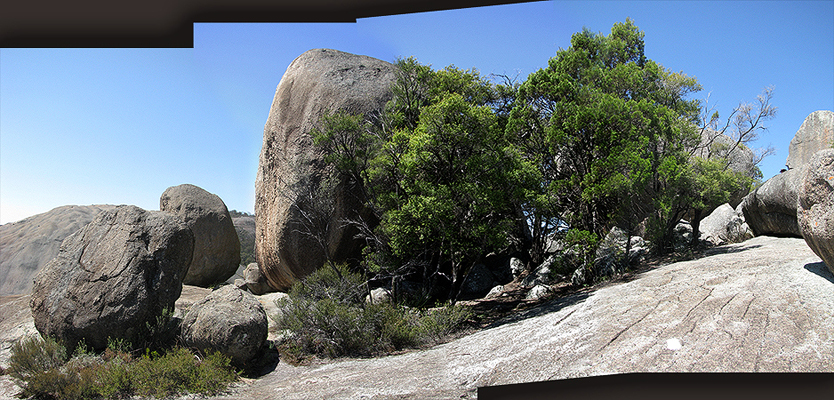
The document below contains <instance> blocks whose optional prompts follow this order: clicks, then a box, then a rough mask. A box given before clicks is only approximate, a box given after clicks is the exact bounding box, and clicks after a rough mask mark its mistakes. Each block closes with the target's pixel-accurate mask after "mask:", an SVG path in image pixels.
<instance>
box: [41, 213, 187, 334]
mask: <svg viewBox="0 0 834 400" xmlns="http://www.w3.org/2000/svg"><path fill="white" fill-rule="evenodd" d="M193 246H194V235H193V234H192V232H191V230H190V229H188V226H186V225H185V224H184V223H183V222H182V221H181V220H179V219H178V218H175V217H173V216H171V215H169V214H166V213H162V212H158V211H146V210H143V209H141V208H139V207H135V206H119V207H116V208H114V209H112V210H105V211H102V212H101V213H100V214H98V216H96V217H95V218H94V219H93V220H92V221H91V222H90V223H89V224H88V225H87V226H85V227H84V228H83V229H81V230H79V231H77V232H76V233H74V234H72V235H70V236H69V237H67V238H66V239H64V241H63V243H62V244H61V248H60V250H59V252H58V255H57V256H56V257H55V258H54V259H53V260H52V261H50V262H49V263H47V264H46V265H45V266H44V267H43V269H42V270H41V271H40V272H39V273H38V275H37V276H36V278H35V283H34V287H33V289H32V298H31V300H30V307H31V309H32V316H33V317H34V320H35V327H36V328H37V329H38V331H39V332H41V334H43V335H45V336H52V337H55V338H57V339H58V340H60V341H63V342H65V343H66V344H67V345H68V348H69V349H72V348H74V347H75V346H76V344H77V343H78V342H79V341H81V340H84V341H85V342H86V344H87V345H88V346H90V347H92V348H93V349H95V350H104V349H105V348H106V347H107V342H108V338H113V339H125V340H127V341H129V342H131V343H132V344H133V345H134V346H139V345H141V343H142V342H141V341H142V340H145V339H146V336H145V335H146V333H147V332H146V330H147V327H148V326H149V325H151V326H152V325H153V324H155V323H156V321H157V318H158V317H159V316H161V315H163V313H164V312H165V310H169V311H172V310H173V309H174V302H175V301H176V300H177V298H179V296H180V293H181V291H182V279H183V277H184V276H185V272H186V269H187V268H188V265H189V264H190V262H191V254H192V250H193Z"/></svg>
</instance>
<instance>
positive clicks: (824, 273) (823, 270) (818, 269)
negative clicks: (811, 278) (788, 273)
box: [805, 261, 834, 283]
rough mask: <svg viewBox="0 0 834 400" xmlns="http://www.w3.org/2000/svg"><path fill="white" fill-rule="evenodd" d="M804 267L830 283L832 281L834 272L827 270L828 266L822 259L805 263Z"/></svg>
mask: <svg viewBox="0 0 834 400" xmlns="http://www.w3.org/2000/svg"><path fill="white" fill-rule="evenodd" d="M805 269H807V270H808V271H811V272H813V273H815V274H817V275H819V276H821V277H823V278H825V279H827V280H828V281H829V282H831V283H834V274H832V273H831V271H829V270H828V268H827V267H826V266H825V263H824V262H822V261H820V262H815V263H810V264H805Z"/></svg>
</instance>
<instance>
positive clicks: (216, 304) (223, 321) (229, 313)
mask: <svg viewBox="0 0 834 400" xmlns="http://www.w3.org/2000/svg"><path fill="white" fill-rule="evenodd" d="M267 322H268V321H267V318H266V312H265V311H264V308H263V306H262V305H261V303H260V302H258V300H257V299H256V298H255V297H254V296H252V295H251V294H249V293H247V292H244V291H242V290H240V289H238V288H235V287H234V286H231V285H226V286H223V287H221V288H220V289H217V290H215V291H213V292H211V294H209V295H208V296H206V297H205V298H204V299H203V300H201V301H199V302H197V303H196V304H194V305H193V306H192V307H191V309H190V310H189V311H188V313H187V314H185V318H183V320H182V324H181V325H180V328H181V338H182V340H183V342H184V343H185V345H186V346H188V347H194V348H197V349H200V350H201V351H213V350H216V351H219V352H220V353H222V354H224V355H226V356H228V357H229V358H231V360H232V363H233V364H235V365H236V366H238V367H243V366H246V365H247V363H248V362H249V361H251V360H253V359H254V358H255V357H256V356H257V355H258V351H259V350H260V349H261V348H262V347H263V345H264V343H265V342H266V337H267V333H268V332H267V329H268V328H267Z"/></svg>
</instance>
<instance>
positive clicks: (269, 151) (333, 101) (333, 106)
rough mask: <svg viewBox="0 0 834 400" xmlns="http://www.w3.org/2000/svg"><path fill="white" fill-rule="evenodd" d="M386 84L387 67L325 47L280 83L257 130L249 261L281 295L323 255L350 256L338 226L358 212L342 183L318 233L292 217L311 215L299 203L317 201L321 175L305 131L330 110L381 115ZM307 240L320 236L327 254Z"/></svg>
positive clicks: (353, 250)
mask: <svg viewBox="0 0 834 400" xmlns="http://www.w3.org/2000/svg"><path fill="white" fill-rule="evenodd" d="M394 79H395V66H394V65H392V64H390V63H387V62H384V61H380V60H377V59H374V58H370V57H366V56H360V55H353V54H348V53H344V52H340V51H336V50H328V49H316V50H310V51H307V52H305V53H304V54H302V55H300V56H299V57H298V58H296V59H295V60H294V61H293V62H292V63H291V64H290V66H289V67H288V68H287V71H286V72H285V73H284V76H283V77H282V78H281V82H280V83H279V84H278V88H277V90H276V92H275V98H274V99H273V102H272V108H271V109H270V112H269V117H268V119H267V122H266V126H265V127H264V139H263V147H262V148H261V154H260V162H259V166H258V175H257V180H256V183H255V216H256V217H255V218H256V222H257V224H256V225H257V228H256V235H255V236H256V237H255V240H256V249H257V262H258V265H259V267H260V268H261V270H262V271H263V273H264V275H265V276H266V278H267V279H268V280H269V283H270V284H271V285H272V286H273V287H275V288H276V289H279V290H286V289H288V288H289V287H290V286H291V285H292V283H293V282H294V281H296V280H297V279H299V278H301V277H304V276H306V275H308V274H310V273H311V272H313V271H314V270H315V269H316V268H318V267H320V266H321V265H322V264H323V263H324V261H325V259H326V257H325V251H327V252H328V253H329V254H330V257H331V258H332V259H334V260H337V261H344V260H347V259H349V258H351V257H352V256H354V255H356V254H357V252H358V250H359V243H358V242H357V241H356V240H355V239H354V232H353V231H352V228H351V227H344V224H342V223H341V221H342V220H343V219H344V218H346V217H355V213H356V212H357V210H358V209H360V207H361V199H357V198H356V194H355V193H356V192H355V191H353V190H351V187H349V185H346V184H344V183H340V184H338V185H336V186H337V187H336V188H335V189H334V195H333V198H332V199H329V200H332V205H333V209H332V210H328V212H327V214H328V215H329V221H330V223H329V226H330V229H329V230H327V231H326V232H318V231H313V232H311V231H310V230H311V228H312V227H310V226H308V225H305V224H304V223H303V222H302V220H303V219H302V218H301V217H300V215H301V214H300V212H302V211H311V207H310V206H309V205H308V204H307V203H305V202H304V201H303V198H304V197H305V195H306V196H307V197H308V198H317V197H318V195H320V193H319V192H318V184H319V182H320V180H321V178H322V176H323V175H324V174H325V166H324V163H323V162H322V160H323V155H322V154H320V152H319V151H318V150H317V149H316V148H315V147H314V146H313V143H312V137H311V135H310V131H311V130H313V129H314V128H319V127H320V120H321V118H322V117H324V116H326V115H329V114H332V113H335V112H337V111H344V112H347V113H351V114H366V115H367V114H372V113H375V112H378V111H380V110H382V109H383V107H384V105H385V103H386V102H387V101H388V100H389V99H391V98H392V93H391V90H390V86H391V83H392V82H393V81H394ZM331 211H332V212H331ZM311 235H318V236H320V237H322V238H325V239H326V240H324V241H322V242H326V245H327V248H326V249H323V248H322V246H321V244H320V242H318V241H316V240H314V239H313V238H312V237H311Z"/></svg>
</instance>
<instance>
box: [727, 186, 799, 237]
mask: <svg viewBox="0 0 834 400" xmlns="http://www.w3.org/2000/svg"><path fill="white" fill-rule="evenodd" d="M801 175H802V171H800V170H798V169H791V170H788V171H785V172H783V173H781V174H779V175H776V176H774V177H773V178H770V179H768V180H767V181H766V182H765V183H764V184H762V186H760V187H759V188H758V189H756V190H754V191H753V192H751V193H750V194H748V195H747V197H745V198H744V200H743V201H742V203H741V210H742V212H743V213H744V220H745V221H746V222H747V225H748V226H750V229H751V230H752V231H753V234H754V235H756V236H761V235H769V236H785V237H798V238H801V237H802V233H801V232H800V231H799V224H798V223H797V222H796V201H797V191H798V189H799V182H800V179H801V178H802V176H801Z"/></svg>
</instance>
